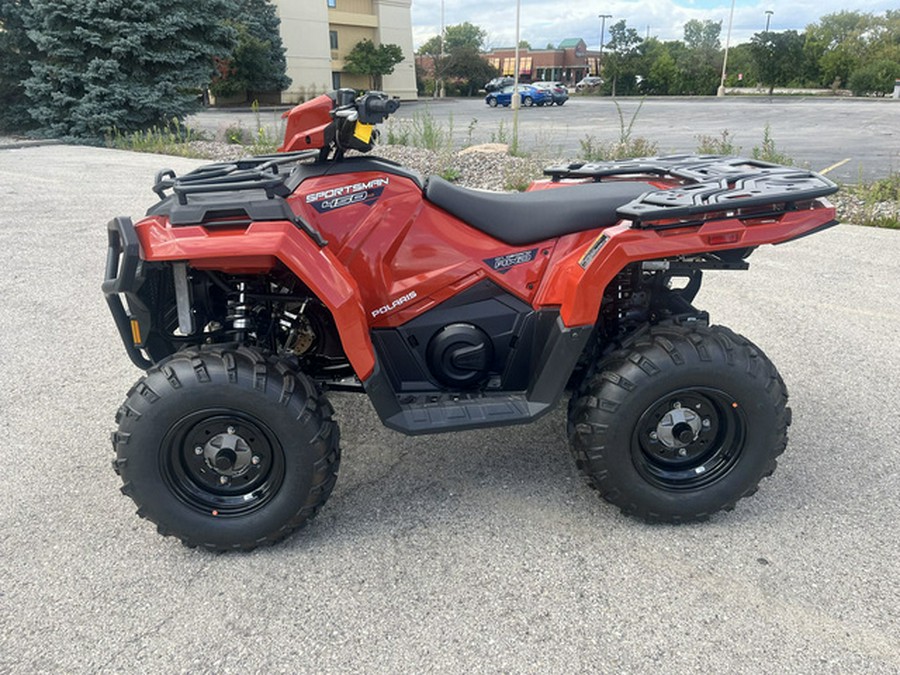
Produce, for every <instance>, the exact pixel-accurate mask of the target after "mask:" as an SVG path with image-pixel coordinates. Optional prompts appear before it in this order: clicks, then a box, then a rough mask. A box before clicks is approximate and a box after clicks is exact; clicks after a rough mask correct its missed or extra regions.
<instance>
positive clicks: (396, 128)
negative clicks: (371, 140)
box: [385, 119, 410, 145]
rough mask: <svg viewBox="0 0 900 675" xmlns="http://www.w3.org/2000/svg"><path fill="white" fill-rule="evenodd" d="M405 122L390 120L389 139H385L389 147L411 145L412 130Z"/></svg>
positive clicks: (388, 127) (388, 123)
mask: <svg viewBox="0 0 900 675" xmlns="http://www.w3.org/2000/svg"><path fill="white" fill-rule="evenodd" d="M404 122H405V120H400V121H396V120H393V119H390V120H388V122H387V138H386V139H385V142H386V143H387V145H409V142H410V130H409V127H407V126H406V125H405V124H404Z"/></svg>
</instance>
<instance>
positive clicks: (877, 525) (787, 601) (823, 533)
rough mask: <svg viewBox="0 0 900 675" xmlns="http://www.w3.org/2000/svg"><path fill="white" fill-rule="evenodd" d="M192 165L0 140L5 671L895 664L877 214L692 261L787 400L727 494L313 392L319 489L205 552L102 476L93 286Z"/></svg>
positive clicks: (886, 293) (897, 627)
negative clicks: (256, 537) (258, 537)
mask: <svg viewBox="0 0 900 675" xmlns="http://www.w3.org/2000/svg"><path fill="white" fill-rule="evenodd" d="M561 112H564V111H561ZM196 165H197V163H196V162H193V161H189V160H182V159H175V158H164V157H159V156H152V155H138V154H132V153H126V152H120V151H113V150H104V149H95V148H84V147H72V146H58V147H33V148H25V149H7V150H0V195H2V197H0V269H2V270H3V272H2V280H3V283H2V284H0V318H2V330H0V413H2V414H0V430H2V439H3V444H2V445H3V448H2V453H0V457H2V460H3V462H4V464H5V470H4V471H3V478H2V481H3V482H2V485H3V493H4V495H5V497H4V498H3V499H2V500H0V554H2V560H3V564H2V565H0V672H14V673H31V672H43V671H57V672H58V671H66V672H87V671H91V672H96V671H141V672H161V671H198V672H217V673H224V672H269V671H291V672H316V673H321V672H366V673H373V672H426V671H444V672H467V673H468V672H486V673H487V672H534V673H570V672H577V671H589V670H590V671H594V672H634V673H637V672H648V673H649V672H654V673H655V672H660V671H662V672H669V673H687V672H729V673H759V672H785V673H817V674H818V673H848V672H858V673H896V672H898V671H900V641H898V635H900V618H898V613H897V602H898V598H900V569H898V566H897V560H898V557H900V538H898V535H897V531H896V529H895V528H896V522H897V509H898V494H900V415H898V414H897V403H896V396H897V392H898V391H900V359H898V358H897V355H896V351H897V349H896V346H895V343H896V340H895V333H896V329H897V327H898V325H900V293H898V289H900V281H898V279H900V262H898V260H900V232H895V231H887V230H874V229H864V228H858V227H855V226H852V225H841V226H839V227H836V228H833V229H831V230H828V231H826V232H823V233H821V234H818V235H816V236H813V237H809V238H807V239H803V240H800V241H797V242H794V243H790V244H787V245H784V246H781V247H778V248H773V247H768V248H765V249H761V250H759V251H757V252H756V253H755V254H754V255H753V257H752V258H751V269H750V271H748V272H718V273H710V274H708V278H707V279H706V283H705V286H704V289H703V290H702V291H701V294H700V296H699V298H698V301H697V303H698V305H699V306H701V307H703V308H705V309H708V310H709V311H710V313H711V314H712V317H713V319H714V321H716V322H717V323H722V324H725V325H728V326H730V327H732V328H734V329H735V330H737V331H739V332H742V333H744V334H746V335H747V336H748V337H750V338H751V339H752V340H754V341H755V342H756V343H757V344H758V345H760V346H761V347H762V348H763V349H764V350H765V351H766V352H767V354H768V355H769V356H770V357H771V358H772V360H773V361H774V362H775V363H776V365H778V367H779V368H780V370H781V372H782V375H783V376H784V378H785V380H786V382H787V385H788V389H789V391H790V393H791V405H792V408H793V411H794V424H793V426H792V428H791V440H790V443H789V445H788V449H787V452H786V453H785V454H784V456H783V457H782V459H781V461H780V463H779V468H778V470H777V471H776V472H775V474H774V475H773V476H772V477H771V478H769V479H768V480H766V481H764V483H763V485H762V488H761V490H760V492H759V493H758V494H756V495H755V496H753V497H752V498H750V499H747V500H744V501H742V502H741V503H740V504H739V505H738V507H737V508H736V509H735V511H733V512H731V513H729V514H724V515H718V516H716V517H714V518H713V519H712V520H711V521H710V522H708V523H705V524H699V525H690V526H681V527H662V526H648V525H644V524H642V523H639V522H635V521H633V520H630V519H628V518H625V517H623V516H621V515H620V514H619V513H618V512H616V511H615V510H614V509H613V508H612V507H610V506H608V505H606V504H605V503H603V502H602V501H601V500H600V499H599V498H598V497H597V496H596V494H594V493H593V492H592V491H591V490H590V489H589V488H588V487H587V486H586V484H585V483H584V481H583V480H582V479H581V477H580V476H579V474H578V473H577V471H576V469H575V466H574V462H573V461H572V460H571V458H570V456H569V452H568V449H567V445H566V439H565V435H564V412H563V411H562V410H559V411H557V412H556V413H554V414H551V415H549V416H547V417H546V418H544V419H543V420H541V421H540V422H538V423H536V424H533V425H531V426H527V427H517V428H510V429H494V430H489V431H482V432H466V433H458V434H453V435H446V436H429V437H418V438H407V437H403V436H401V435H399V434H396V433H394V432H391V431H388V430H386V429H384V428H383V427H382V426H381V425H380V423H379V421H378V419H377V417H376V416H375V414H374V412H373V411H372V410H371V407H370V405H369V404H368V402H367V401H366V400H364V399H362V398H355V397H353V396H350V395H340V396H338V395H335V396H333V397H332V401H333V403H334V404H335V407H336V408H337V414H338V420H339V422H340V424H341V428H342V436H343V443H342V445H343V449H344V458H343V463H342V465H341V475H340V477H339V480H338V485H337V487H336V489H335V492H334V494H333V496H332V498H331V500H330V501H329V502H328V504H327V505H326V506H325V508H324V510H323V511H322V513H321V514H320V517H319V518H318V519H317V520H316V521H315V522H314V523H313V524H312V525H311V526H310V527H309V528H307V529H306V530H304V531H302V532H300V533H298V534H297V535H295V536H294V537H292V538H290V539H289V540H287V541H286V542H284V543H283V544H281V545H279V546H276V547H274V548H271V549H266V550H259V551H255V552H253V553H250V554H236V555H214V554H210V553H206V552H203V551H194V550H189V549H186V548H184V547H182V546H181V545H180V544H179V543H178V542H177V541H175V540H172V539H163V538H161V537H160V536H158V535H157V534H156V532H155V531H154V529H153V528H152V527H151V526H150V525H149V524H148V523H147V522H146V521H141V520H139V519H138V518H137V517H136V516H135V514H134V513H133V504H132V502H131V501H130V500H128V499H126V498H125V497H123V496H121V495H120V494H119V492H118V487H119V480H118V478H117V477H116V476H115V475H114V474H113V472H112V470H111V468H110V460H111V459H112V451H111V447H110V442H109V432H110V431H111V430H112V428H113V415H114V413H115V411H116V409H117V407H118V406H119V404H120V403H121V401H122V400H123V397H124V394H125V392H126V390H127V389H128V387H129V386H130V385H131V384H132V382H133V381H134V380H135V379H136V378H137V377H138V375H139V373H138V371H137V370H136V369H135V368H134V366H133V365H131V363H130V362H129V361H128V359H127V357H126V355H125V353H124V350H123V349H122V345H121V342H120V340H119V337H118V334H117V333H116V331H115V328H114V326H113V323H112V320H111V318H110V316H109V314H108V311H107V309H106V305H105V303H104V301H103V298H102V295H101V293H100V281H101V277H102V272H103V266H104V259H105V249H106V229H105V225H106V222H107V221H108V220H109V219H110V218H111V217H113V216H115V215H124V214H130V215H133V216H138V215H140V214H141V213H142V212H143V210H144V209H145V208H146V207H147V206H148V205H149V204H150V203H152V201H153V195H152V193H151V192H150V189H149V188H150V184H151V182H152V177H153V175H154V174H155V172H156V171H157V170H158V169H160V168H162V167H163V166H170V167H172V168H174V169H176V170H177V171H179V172H182V171H185V170H187V169H189V168H191V167H193V166H196Z"/></svg>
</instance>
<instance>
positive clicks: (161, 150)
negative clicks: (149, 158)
mask: <svg viewBox="0 0 900 675" xmlns="http://www.w3.org/2000/svg"><path fill="white" fill-rule="evenodd" d="M202 140H206V138H205V137H204V135H203V134H202V133H200V132H198V131H195V130H194V129H191V128H190V127H188V126H186V125H185V124H184V123H183V122H181V121H180V120H179V119H178V118H177V117H173V118H172V119H171V120H170V121H168V122H166V123H165V125H163V126H153V127H151V128H150V129H147V130H145V131H134V132H131V133H122V132H120V131H119V130H118V129H113V130H112V132H111V133H109V134H107V136H106V145H107V146H109V147H111V148H116V149H118V150H131V151H133V152H150V153H155V154H158V155H176V156H178V157H191V158H195V159H199V158H202V157H203V154H202V153H200V152H198V151H197V150H196V149H194V148H193V147H192V146H191V142H192V141H202Z"/></svg>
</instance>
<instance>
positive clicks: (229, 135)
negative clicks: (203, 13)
mask: <svg viewBox="0 0 900 675" xmlns="http://www.w3.org/2000/svg"><path fill="white" fill-rule="evenodd" d="M222 137H223V138H224V140H225V142H226V143H228V145H244V144H245V143H246V142H247V132H246V131H245V130H244V128H243V127H242V126H241V125H240V123H238V124H232V125H230V126H228V127H226V128H225V131H224V132H222Z"/></svg>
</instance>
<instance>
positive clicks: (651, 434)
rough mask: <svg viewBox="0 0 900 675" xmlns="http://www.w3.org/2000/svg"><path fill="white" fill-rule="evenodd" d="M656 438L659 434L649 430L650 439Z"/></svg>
mask: <svg viewBox="0 0 900 675" xmlns="http://www.w3.org/2000/svg"><path fill="white" fill-rule="evenodd" d="M657 438H659V434H657V433H656V432H655V431H651V432H650V440H651V441H655V440H656V439H657Z"/></svg>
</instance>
